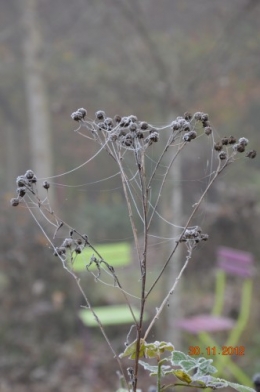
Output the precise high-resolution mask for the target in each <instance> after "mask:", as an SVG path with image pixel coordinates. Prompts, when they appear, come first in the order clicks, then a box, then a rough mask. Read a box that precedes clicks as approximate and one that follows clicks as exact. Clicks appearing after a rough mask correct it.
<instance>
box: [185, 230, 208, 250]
mask: <svg viewBox="0 0 260 392" xmlns="http://www.w3.org/2000/svg"><path fill="white" fill-rule="evenodd" d="M208 238H209V236H208V234H203V233H202V230H201V228H200V227H199V226H195V227H192V228H187V229H186V230H185V232H184V234H183V235H182V237H181V240H180V242H190V243H191V244H192V245H194V244H198V243H199V242H201V241H207V240H208Z"/></svg>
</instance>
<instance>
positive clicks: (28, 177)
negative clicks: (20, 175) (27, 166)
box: [25, 170, 35, 180]
mask: <svg viewBox="0 0 260 392" xmlns="http://www.w3.org/2000/svg"><path fill="white" fill-rule="evenodd" d="M34 176H35V175H34V172H33V171H32V170H27V171H26V173H25V177H26V178H27V179H28V180H31V179H32V178H33V177H34Z"/></svg>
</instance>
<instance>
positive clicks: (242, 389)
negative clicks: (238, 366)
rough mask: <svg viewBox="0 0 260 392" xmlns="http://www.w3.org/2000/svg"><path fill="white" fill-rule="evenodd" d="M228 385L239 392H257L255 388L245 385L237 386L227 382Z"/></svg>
mask: <svg viewBox="0 0 260 392" xmlns="http://www.w3.org/2000/svg"><path fill="white" fill-rule="evenodd" d="M227 384H228V385H229V386H230V387H231V388H234V389H236V390H237V391H239V392H255V390H254V389H253V388H250V387H246V386H244V385H240V384H236V383H235V382H229V381H227Z"/></svg>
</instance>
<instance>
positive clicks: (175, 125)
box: [172, 121, 180, 131]
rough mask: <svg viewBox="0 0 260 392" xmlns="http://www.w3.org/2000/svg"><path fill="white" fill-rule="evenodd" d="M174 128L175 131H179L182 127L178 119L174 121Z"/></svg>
mask: <svg viewBox="0 0 260 392" xmlns="http://www.w3.org/2000/svg"><path fill="white" fill-rule="evenodd" d="M172 129H173V131H178V129H180V124H179V123H178V121H173V122H172Z"/></svg>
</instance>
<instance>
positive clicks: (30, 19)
mask: <svg viewBox="0 0 260 392" xmlns="http://www.w3.org/2000/svg"><path fill="white" fill-rule="evenodd" d="M19 3H20V5H21V8H20V9H21V12H22V19H23V27H24V37H23V53H24V66H25V86H26V99H27V103H28V128H29V138H30V158H31V165H32V166H31V169H32V170H33V171H34V172H35V174H36V176H37V178H38V179H43V178H46V177H50V176H51V174H52V142H51V127H50V114H49V108H48V98H47V92H46V88H45V83H44V75H43V59H42V57H43V51H42V38H41V33H40V30H39V21H38V18H37V0H22V1H21V2H20V0H19ZM39 189H41V187H39ZM43 191H44V190H43ZM44 195H46V193H45V192H44V193H42V194H40V195H39V196H40V197H41V196H44Z"/></svg>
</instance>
